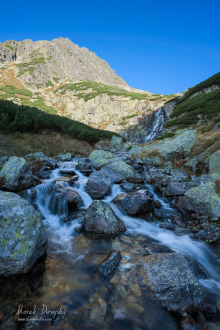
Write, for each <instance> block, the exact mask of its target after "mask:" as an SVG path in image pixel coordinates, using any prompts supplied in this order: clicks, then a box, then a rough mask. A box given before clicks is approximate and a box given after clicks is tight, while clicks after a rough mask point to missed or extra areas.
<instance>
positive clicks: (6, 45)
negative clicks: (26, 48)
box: [4, 44, 14, 51]
mask: <svg viewBox="0 0 220 330" xmlns="http://www.w3.org/2000/svg"><path fill="white" fill-rule="evenodd" d="M4 46H5V47H7V48H8V49H10V50H11V51H13V50H14V48H13V47H12V46H10V45H8V44H4Z"/></svg>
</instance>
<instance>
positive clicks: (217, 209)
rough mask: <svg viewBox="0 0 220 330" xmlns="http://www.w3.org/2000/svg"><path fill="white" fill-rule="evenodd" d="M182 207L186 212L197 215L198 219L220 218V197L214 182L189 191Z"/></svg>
mask: <svg viewBox="0 0 220 330" xmlns="http://www.w3.org/2000/svg"><path fill="white" fill-rule="evenodd" d="M181 205H182V207H183V208H184V209H185V210H186V211H189V212H193V213H195V214H196V215H197V217H200V216H203V217H205V218H208V217H211V219H213V220H217V219H218V218H220V196H219V195H218V194H217V193H216V190H215V184H214V183H212V182H207V183H205V184H202V185H200V186H198V187H194V188H191V189H189V190H187V192H186V193H185V195H184V197H183V200H182V202H181Z"/></svg>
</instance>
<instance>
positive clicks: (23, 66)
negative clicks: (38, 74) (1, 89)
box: [16, 57, 45, 77]
mask: <svg viewBox="0 0 220 330" xmlns="http://www.w3.org/2000/svg"><path fill="white" fill-rule="evenodd" d="M38 64H45V60H44V57H38V58H32V60H31V62H29V63H19V64H16V66H17V67H18V68H19V72H18V74H17V77H19V76H22V75H23V74H24V73H25V72H28V74H29V75H32V74H33V73H34V66H33V65H38Z"/></svg>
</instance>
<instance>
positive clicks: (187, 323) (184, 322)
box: [180, 315, 196, 330]
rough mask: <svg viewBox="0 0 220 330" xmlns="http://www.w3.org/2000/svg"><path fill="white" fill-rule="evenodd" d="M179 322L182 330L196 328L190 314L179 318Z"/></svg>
mask: <svg viewBox="0 0 220 330" xmlns="http://www.w3.org/2000/svg"><path fill="white" fill-rule="evenodd" d="M180 324H181V327H182V329H183V330H192V329H196V327H195V321H194V320H193V318H192V316H191V315H186V316H184V317H182V318H181V320H180Z"/></svg>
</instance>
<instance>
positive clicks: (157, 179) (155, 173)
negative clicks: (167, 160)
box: [145, 167, 172, 186]
mask: <svg viewBox="0 0 220 330" xmlns="http://www.w3.org/2000/svg"><path fill="white" fill-rule="evenodd" d="M145 177H146V179H147V181H148V182H150V183H154V184H157V185H160V186H167V185H168V184H169V182H170V181H171V180H172V177H171V175H168V174H166V171H165V170H164V169H158V168H155V167H152V168H150V169H149V171H148V172H147V173H146V174H145Z"/></svg>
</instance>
